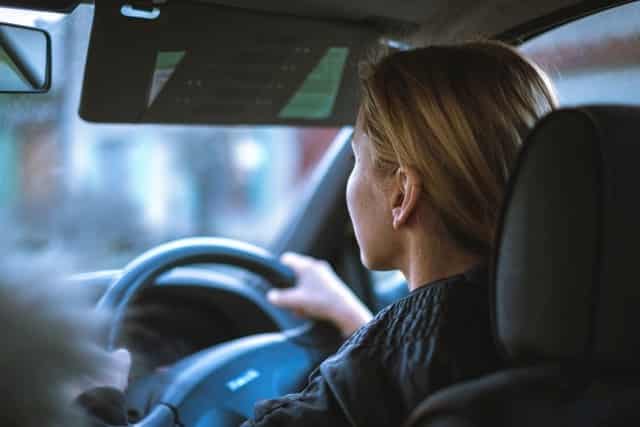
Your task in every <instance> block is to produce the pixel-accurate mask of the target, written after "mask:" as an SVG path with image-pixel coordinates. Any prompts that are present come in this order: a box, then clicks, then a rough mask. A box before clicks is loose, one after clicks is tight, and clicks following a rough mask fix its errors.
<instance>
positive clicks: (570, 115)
mask: <svg viewBox="0 0 640 427" xmlns="http://www.w3.org/2000/svg"><path fill="white" fill-rule="evenodd" d="M639 266H640V110H639V109H634V108H625V107H614V106H608V107H585V108H579V109H568V110H560V111H556V112H554V113H552V114H550V115H549V116H547V117H546V118H544V119H543V120H542V121H541V122H540V123H539V124H538V126H536V128H535V129H534V131H533V132H532V133H531V135H530V136H529V138H528V140H527V142H526V144H525V147H524V148H523V151H522V153H521V155H520V158H519V161H518V165H517V167H516V169H515V171H514V175H513V177H512V180H511V183H510V188H509V191H508V193H507V197H506V200H505V205H504V208H503V213H502V220H501V224H500V227H499V232H498V236H497V242H496V252H495V256H494V262H493V273H492V297H491V301H490V303H491V304H493V306H494V307H493V308H494V310H493V312H494V330H495V334H496V342H497V345H498V346H499V348H500V349H501V350H502V352H503V354H504V357H505V360H506V361H507V366H509V368H508V369H505V370H503V371H500V372H497V373H495V374H492V375H489V376H486V377H483V378H479V379H476V380H473V381H469V382H466V383H462V384H458V385H454V386H451V387H448V388H446V389H443V390H441V391H439V392H437V393H435V394H433V395H432V396H430V397H429V398H428V399H426V400H425V401H424V402H422V404H420V405H419V407H418V408H417V409H416V411H415V412H414V413H413V415H412V416H411V418H410V420H409V421H408V425H410V426H415V427H417V426H420V427H423V426H432V427H433V426H439V427H443V426H448V427H454V426H458V427H462V426H464V427H468V426H491V427H499V426H539V427H549V426H581V427H590V426H623V425H624V426H631V425H640V279H639V278H638V267H639Z"/></svg>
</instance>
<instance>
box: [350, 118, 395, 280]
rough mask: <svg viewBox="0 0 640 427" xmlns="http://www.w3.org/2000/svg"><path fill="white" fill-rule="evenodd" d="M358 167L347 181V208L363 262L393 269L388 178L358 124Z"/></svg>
mask: <svg viewBox="0 0 640 427" xmlns="http://www.w3.org/2000/svg"><path fill="white" fill-rule="evenodd" d="M351 148H352V149H353V154H354V160H355V161H354V166H353V170H352V171H351V175H349V180H348V181H347V194H346V196H347V207H348V209H349V216H350V217H351V222H352V223H353V228H354V231H355V235H356V240H357V241H358V245H359V246H360V258H361V260H362V263H363V264H364V265H365V266H366V267H367V268H370V269H380V270H382V269H388V268H393V267H392V266H391V265H389V263H390V261H391V255H392V253H393V249H392V248H393V247H394V245H393V244H392V240H391V239H392V237H393V236H392V235H391V233H392V230H393V228H392V218H391V213H390V208H389V209H388V208H387V204H388V203H387V198H386V197H385V193H384V188H383V187H384V179H383V178H382V177H380V176H379V173H377V172H376V170H375V168H374V164H373V158H372V153H371V146H370V143H369V141H368V138H367V135H366V134H365V133H364V132H363V131H362V130H361V129H360V127H359V126H356V131H355V133H354V136H353V138H352V140H351Z"/></svg>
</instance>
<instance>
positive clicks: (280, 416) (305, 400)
mask: <svg viewBox="0 0 640 427" xmlns="http://www.w3.org/2000/svg"><path fill="white" fill-rule="evenodd" d="M349 425H350V424H349V422H348V421H347V419H346V418H345V415H344V413H343V411H342V408H341V407H340V405H339V404H338V402H337V400H336V398H335V396H334V395H333V392H332V391H331V389H330V388H329V387H328V384H327V382H326V381H325V379H324V378H323V377H322V376H321V375H319V374H318V371H316V373H315V374H314V375H313V376H312V379H311V380H310V382H309V383H308V385H307V387H306V388H305V389H304V390H303V391H302V392H300V393H295V394H289V395H286V396H283V397H281V398H278V399H273V400H265V401H261V402H258V403H256V405H255V409H254V417H253V419H251V420H248V421H246V422H245V423H244V424H243V425H242V427H254V426H255V427H267V426H269V427H271V426H287V427H289V426H291V427H294V426H305V427H314V426H332V427H342V426H349Z"/></svg>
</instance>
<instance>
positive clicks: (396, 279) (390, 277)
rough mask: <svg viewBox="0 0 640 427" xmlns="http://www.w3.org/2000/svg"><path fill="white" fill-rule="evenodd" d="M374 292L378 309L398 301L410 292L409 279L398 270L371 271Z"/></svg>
mask: <svg viewBox="0 0 640 427" xmlns="http://www.w3.org/2000/svg"><path fill="white" fill-rule="evenodd" d="M369 274H370V275H371V278H370V279H371V283H372V284H373V293H374V295H375V303H376V307H375V308H376V309H377V310H380V309H381V308H383V307H385V306H387V305H389V304H391V303H393V302H395V301H397V300H398V299H400V298H402V297H403V296H405V295H407V294H408V293H409V288H408V287H407V281H406V279H405V278H404V275H403V274H402V273H401V272H400V271H398V270H391V271H370V272H369Z"/></svg>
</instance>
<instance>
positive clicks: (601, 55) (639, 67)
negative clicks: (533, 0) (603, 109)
mask: <svg viewBox="0 0 640 427" xmlns="http://www.w3.org/2000/svg"><path fill="white" fill-rule="evenodd" d="M520 51H521V52H522V53H524V54H525V55H526V56H527V57H529V58H531V59H532V60H533V61H534V62H536V63H537V64H538V65H540V67H541V68H542V69H543V70H545V71H546V72H547V73H548V75H549V77H550V78H551V80H552V81H553V83H554V84H555V87H556V89H557V92H558V98H559V101H560V105H562V106H571V105H577V104H596V103H597V104H611V103H616V104H631V105H634V104H635V105H640V2H632V3H628V4H625V5H623V6H618V7H615V8H612V9H607V10H604V11H602V12H599V13H597V14H595V15H590V16H587V17H585V18H581V19H579V20H576V21H573V22H570V23H568V24H565V25H562V26H560V27H557V28H555V29H553V30H550V31H548V32H546V33H544V34H542V35H539V36H537V37H535V38H533V39H531V40H529V41H527V42H525V43H523V44H522V45H521V46H520Z"/></svg>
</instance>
